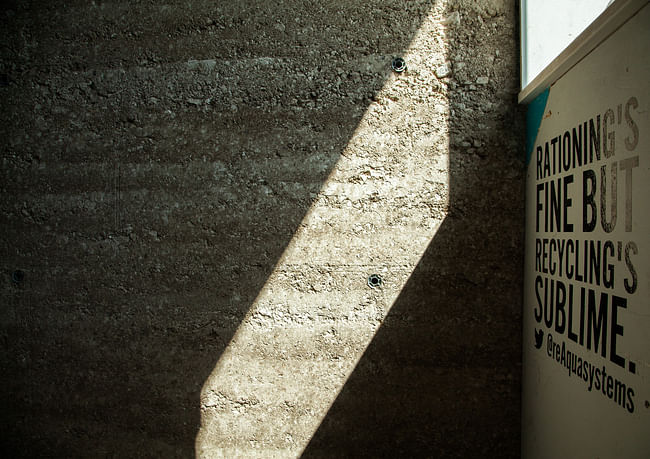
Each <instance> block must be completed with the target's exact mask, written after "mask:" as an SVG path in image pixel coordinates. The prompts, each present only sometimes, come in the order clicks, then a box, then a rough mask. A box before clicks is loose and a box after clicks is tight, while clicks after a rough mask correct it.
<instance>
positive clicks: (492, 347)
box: [303, 2, 524, 458]
mask: <svg viewBox="0 0 650 459" xmlns="http://www.w3.org/2000/svg"><path fill="white" fill-rule="evenodd" d="M468 3H469V2H468ZM504 4H508V2H504ZM474 8H476V9H474ZM454 9H455V10H456V11H458V12H459V13H460V14H461V16H460V18H461V20H462V21H463V22H464V23H466V24H465V26H463V27H460V28H453V29H451V32H450V34H449V36H448V40H449V45H448V46H449V48H448V60H449V61H450V62H452V63H453V68H454V75H453V79H452V83H451V84H450V87H449V98H450V115H449V120H448V122H449V130H450V133H451V136H450V158H449V169H450V172H449V173H450V179H449V180H450V193H449V214H448V215H447V217H446V219H445V221H444V222H443V224H442V226H441V227H440V228H439V230H438V231H437V233H436V235H435V237H434V239H433V240H432V241H431V243H430V245H429V247H428V248H427V250H426V252H425V253H424V255H423V257H422V259H421V261H420V262H419V264H418V266H417V268H416V269H415V271H414V272H413V274H412V276H411V277H410V278H409V280H408V282H407V284H406V285H405V286H404V288H403V290H402V292H401V294H400V296H399V297H398V299H397V301H396V302H395V304H394V305H393V307H392V309H391V310H390V312H389V313H388V315H387V317H386V319H385V321H384V323H383V324H382V326H381V328H380V329H379V331H378V332H377V334H376V335H375V337H374V339H373V340H372V342H371V343H370V345H369V347H368V348H367V350H366V351H365V353H364V355H363V357H362V358H361V360H360V361H359V363H358V365H357V367H356V368H355V370H354V371H353V373H352V375H351V376H350V378H349V379H348V381H347V383H346V384H345V386H344V387H343V389H342V390H341V392H340V394H339V396H338V398H337V399H336V401H335V402H334V404H333V405H332V407H331V408H330V410H329V412H328V414H327V416H326V417H325V419H324V420H323V422H322V423H321V425H320V427H319V429H318V431H317V432H316V434H315V435H314V437H313V438H312V440H311V442H310V443H309V445H308V446H307V448H306V449H305V451H304V453H303V457H437V458H439V457H459V458H466V457H513V458H515V457H519V454H520V438H521V436H520V435H521V433H520V384H521V380H520V379H521V376H520V373H521V337H520V335H521V301H522V282H523V279H522V275H523V274H522V264H523V232H524V230H523V228H524V209H523V205H524V199H523V198H524V195H523V193H524V173H523V154H522V153H523V149H522V145H523V132H524V128H523V125H522V113H521V111H520V109H519V108H518V107H517V102H516V93H517V89H518V72H517V69H518V48H517V37H518V32H517V27H516V26H515V25H516V20H517V19H516V18H517V17H518V15H517V13H516V11H515V6H514V2H513V4H508V5H507V6H505V9H503V8H501V9H498V8H497V9H492V10H490V9H487V8H486V9H483V10H482V9H481V8H480V2H475V4H474V5H473V6H472V7H469V6H468V7H467V9H463V8H461V9H460V10H458V9H456V8H454ZM449 13H450V15H453V14H454V12H453V11H449ZM451 17H453V16H451ZM477 18H478V19H477ZM483 77H488V79H487V82H486V80H485V79H484V78H483Z"/></svg>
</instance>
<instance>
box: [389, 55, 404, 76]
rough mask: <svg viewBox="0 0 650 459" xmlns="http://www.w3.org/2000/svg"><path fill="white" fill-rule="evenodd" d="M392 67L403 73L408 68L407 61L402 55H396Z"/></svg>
mask: <svg viewBox="0 0 650 459" xmlns="http://www.w3.org/2000/svg"><path fill="white" fill-rule="evenodd" d="M391 67H392V68H393V70H395V71H396V72H397V73H401V72H403V71H404V70H405V69H406V61H404V59H402V58H401V57H396V58H395V59H393V63H392V64H391Z"/></svg>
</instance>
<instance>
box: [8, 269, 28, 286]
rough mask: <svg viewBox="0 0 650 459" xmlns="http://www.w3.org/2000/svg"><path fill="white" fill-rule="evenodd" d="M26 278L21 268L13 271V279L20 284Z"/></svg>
mask: <svg viewBox="0 0 650 459" xmlns="http://www.w3.org/2000/svg"><path fill="white" fill-rule="evenodd" d="M24 279H25V273H24V272H22V271H21V270H20V269H17V270H16V271H14V272H13V273H11V280H12V281H14V283H15V284H20V283H21V282H22V281H23V280H24Z"/></svg>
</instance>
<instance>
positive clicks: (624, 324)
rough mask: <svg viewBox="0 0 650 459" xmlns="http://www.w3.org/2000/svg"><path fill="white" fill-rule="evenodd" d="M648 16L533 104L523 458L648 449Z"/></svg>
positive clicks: (648, 10) (632, 22) (647, 452)
mask: <svg viewBox="0 0 650 459" xmlns="http://www.w3.org/2000/svg"><path fill="white" fill-rule="evenodd" d="M649 24H650V6H648V5H646V6H645V7H643V8H642V9H641V10H640V11H639V12H638V13H636V14H635V15H634V16H632V17H631V18H630V19H629V20H628V21H627V22H625V23H624V24H623V25H622V26H621V27H620V28H619V29H618V30H616V32H614V33H613V34H612V35H610V36H609V37H608V38H607V39H606V40H605V41H604V42H603V43H601V45H600V46H598V47H597V48H596V49H595V50H594V51H592V52H591V53H590V54H588V55H587V56H586V57H585V58H584V59H583V60H581V61H580V62H579V63H578V64H577V65H576V66H574V67H573V68H572V69H571V70H570V71H569V72H568V73H567V74H565V75H564V76H562V77H561V78H560V79H559V80H558V81H557V82H555V84H553V85H552V86H551V87H550V89H549V90H548V91H546V92H545V93H543V94H542V95H540V96H539V97H538V99H537V100H536V101H535V102H534V103H533V104H531V106H530V107H529V125H528V136H529V142H528V146H527V148H528V158H529V162H528V171H527V189H526V193H527V197H526V229H527V236H526V280H525V282H526V285H525V295H526V297H525V312H524V341H523V342H524V403H523V409H524V412H523V421H522V422H523V446H522V448H523V454H524V457H528V458H538V457H539V458H551V457H571V458H596V457H598V458H619V457H626V458H635V457H638V458H647V457H650V285H649V284H650V90H649V82H650V59H649V57H648V56H650V27H648V25H649Z"/></svg>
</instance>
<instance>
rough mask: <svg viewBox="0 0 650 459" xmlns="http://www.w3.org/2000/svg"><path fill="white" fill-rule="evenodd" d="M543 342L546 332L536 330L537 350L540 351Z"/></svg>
mask: <svg viewBox="0 0 650 459" xmlns="http://www.w3.org/2000/svg"><path fill="white" fill-rule="evenodd" d="M542 341H544V332H543V331H542V330H541V329H540V330H537V329H535V348H536V349H539V348H540V347H542Z"/></svg>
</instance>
